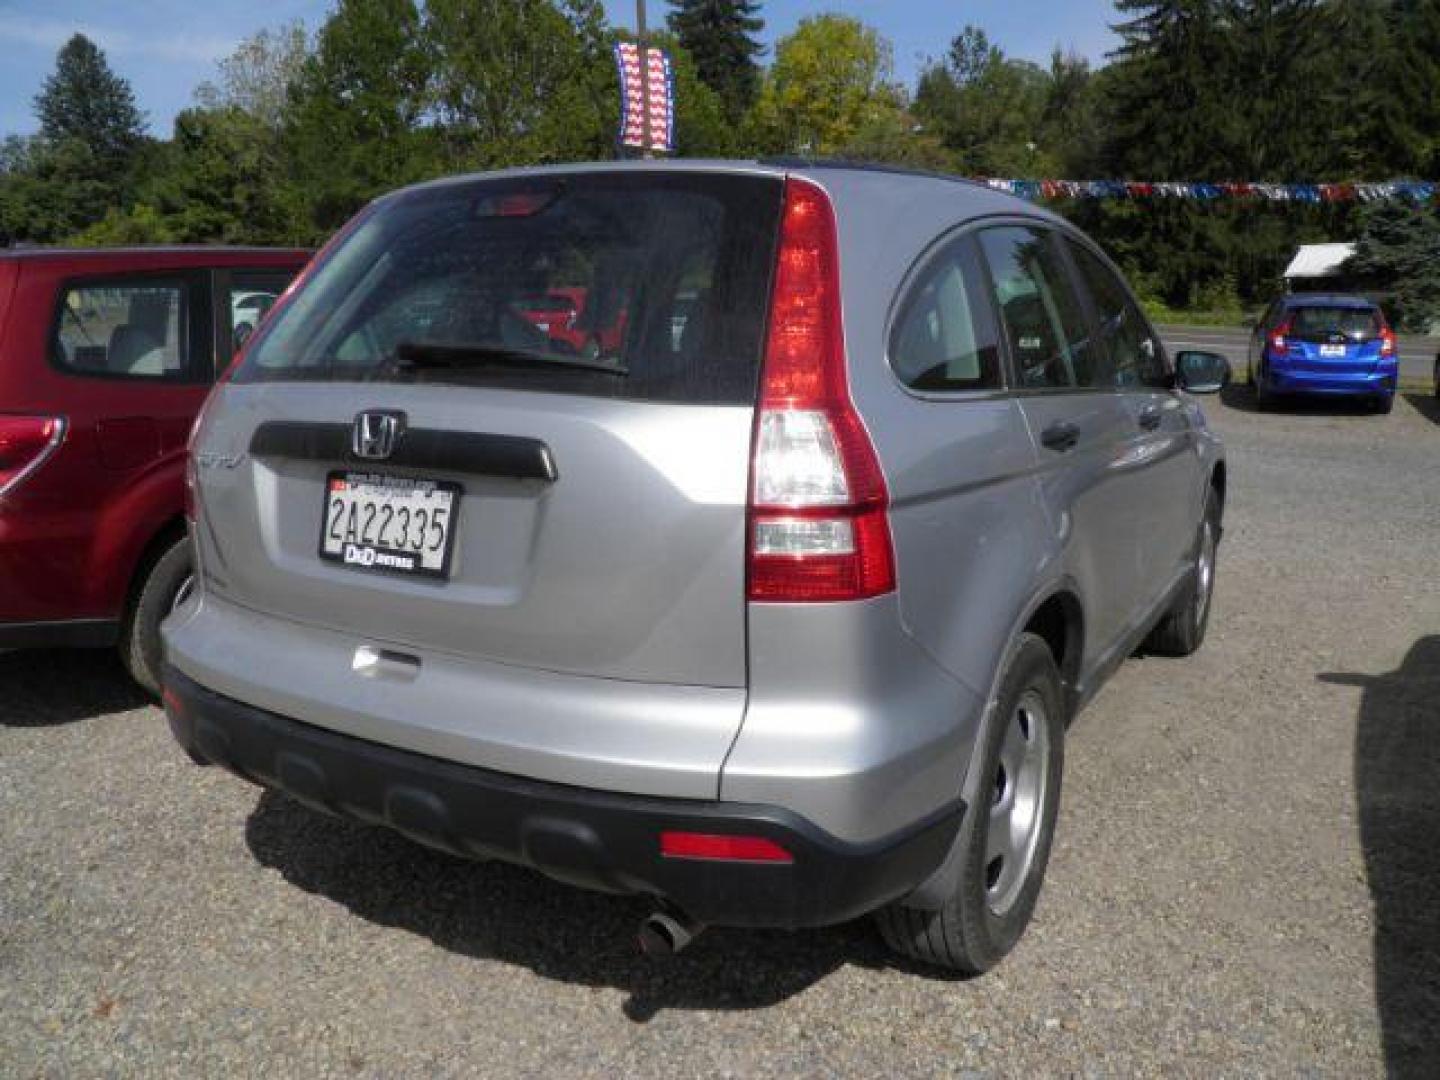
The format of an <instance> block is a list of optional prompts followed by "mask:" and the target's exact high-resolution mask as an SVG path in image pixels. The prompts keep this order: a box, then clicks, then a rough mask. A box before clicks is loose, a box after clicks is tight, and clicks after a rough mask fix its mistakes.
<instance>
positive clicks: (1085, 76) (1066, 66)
mask: <svg viewBox="0 0 1440 1080" xmlns="http://www.w3.org/2000/svg"><path fill="white" fill-rule="evenodd" d="M1048 74H1049V85H1048V86H1047V88H1046V93H1045V104H1044V107H1043V109H1042V111H1041V113H1040V139H1039V142H1040V146H1041V148H1042V156H1043V157H1046V158H1048V159H1049V160H1052V161H1054V162H1055V164H1056V168H1057V170H1058V171H1059V173H1060V174H1061V175H1062V176H1064V177H1067V178H1070V179H1086V178H1090V177H1095V176H1099V175H1100V174H1101V154H1102V153H1103V150H1104V143H1105V125H1104V118H1103V115H1102V111H1101V102H1102V101H1103V94H1102V93H1101V91H1100V89H1099V86H1098V80H1097V79H1096V76H1095V73H1094V72H1093V71H1091V69H1090V62H1089V61H1088V60H1086V59H1085V58H1084V57H1083V56H1078V55H1076V54H1075V53H1073V52H1070V53H1065V52H1061V51H1060V50H1059V49H1056V50H1055V51H1054V52H1053V53H1052V54H1051V56H1050V71H1049V73H1048Z"/></svg>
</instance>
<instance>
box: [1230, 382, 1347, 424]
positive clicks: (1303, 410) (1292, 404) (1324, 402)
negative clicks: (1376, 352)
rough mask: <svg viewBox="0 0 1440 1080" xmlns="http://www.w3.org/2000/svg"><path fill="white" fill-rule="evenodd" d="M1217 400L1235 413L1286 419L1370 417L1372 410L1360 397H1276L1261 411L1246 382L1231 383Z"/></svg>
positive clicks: (1252, 390)
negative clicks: (1275, 415) (1276, 414)
mask: <svg viewBox="0 0 1440 1080" xmlns="http://www.w3.org/2000/svg"><path fill="white" fill-rule="evenodd" d="M1220 401H1221V402H1222V403H1223V404H1224V405H1225V407H1226V408H1227V409H1234V410H1235V411H1236V412H1246V413H1258V412H1262V411H1264V412H1274V413H1281V414H1283V415H1286V416H1374V415H1376V414H1375V410H1374V408H1372V407H1371V405H1370V403H1369V402H1368V401H1366V400H1365V399H1364V398H1358V397H1357V398H1351V397H1298V396H1297V397H1279V398H1275V399H1274V401H1273V403H1272V404H1270V405H1268V406H1267V407H1266V408H1265V409H1264V410H1262V409H1261V408H1260V405H1259V403H1258V402H1256V400H1255V389H1254V387H1252V386H1250V385H1249V384H1248V383H1238V382H1232V383H1231V384H1230V385H1229V386H1227V387H1225V389H1224V390H1221V391H1220Z"/></svg>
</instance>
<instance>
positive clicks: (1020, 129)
mask: <svg viewBox="0 0 1440 1080" xmlns="http://www.w3.org/2000/svg"><path fill="white" fill-rule="evenodd" d="M1050 93H1051V84H1050V78H1049V77H1048V76H1047V75H1046V73H1045V71H1044V70H1043V69H1041V68H1040V67H1038V66H1037V65H1035V64H1032V63H1030V62H1029V61H1024V60H1009V59H1007V58H1006V57H1005V55H1004V53H1002V52H1001V51H1000V50H999V49H998V48H996V47H995V46H994V45H992V44H991V43H990V39H989V37H988V36H987V35H986V33H985V31H983V30H981V29H980V28H978V27H975V26H966V27H965V29H963V30H962V31H961V32H960V33H959V34H958V35H956V37H955V39H954V41H952V42H951V44H950V51H949V53H948V54H947V56H946V58H945V60H944V61H943V62H941V63H937V64H932V65H931V66H930V67H928V68H927V69H926V70H925V71H923V72H922V73H921V75H920V83H919V87H918V88H917V90H916V92H915V114H916V116H918V117H919V118H920V119H921V121H922V123H923V124H924V125H925V127H926V129H927V130H930V131H933V132H934V133H935V134H936V135H937V136H938V138H939V139H940V141H941V143H942V144H943V145H944V146H945V147H946V149H948V150H949V151H950V152H951V153H952V154H953V155H954V161H955V165H956V167H957V168H958V169H959V170H960V171H962V172H965V173H968V174H970V175H972V176H1016V175H1018V176H1036V175H1044V174H1049V173H1051V172H1052V170H1054V169H1055V167H1056V166H1057V165H1058V162H1057V161H1056V160H1055V159H1054V158H1053V157H1052V156H1051V155H1048V154H1047V153H1046V152H1045V149H1044V147H1043V146H1042V145H1041V141H1040V140H1041V136H1042V132H1041V126H1042V122H1043V120H1044V116H1045V108H1046V104H1047V101H1048V100H1049V97H1050Z"/></svg>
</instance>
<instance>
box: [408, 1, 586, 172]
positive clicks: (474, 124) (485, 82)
mask: <svg viewBox="0 0 1440 1080" xmlns="http://www.w3.org/2000/svg"><path fill="white" fill-rule="evenodd" d="M598 17H599V8H598V5H596V4H595V3H592V2H588V0H587V2H585V3H568V4H565V5H564V6H557V5H556V4H555V3H552V2H551V0H488V2H486V3H478V2H476V0H429V3H428V4H427V5H426V20H425V41H426V46H427V50H428V55H429V56H430V58H431V63H432V65H433V93H434V103H435V106H436V109H437V111H438V114H439V120H440V125H441V129H442V132H443V136H444V141H445V144H446V146H447V148H448V150H449V156H450V158H451V161H452V162H453V163H454V165H456V166H459V167H470V168H489V167H495V166H501V165H516V164H522V163H528V162H539V161H554V160H566V159H571V158H576V157H591V156H595V155H596V154H597V153H601V152H603V148H605V147H606V146H607V145H608V143H609V138H608V135H609V132H607V131H606V125H605V123H604V119H603V116H604V112H605V109H606V106H605V104H604V103H602V101H601V100H600V97H599V95H598V94H597V93H596V92H595V88H596V80H597V79H599V78H600V77H601V72H602V68H603V66H604V65H607V64H609V63H610V59H609V53H608V50H607V49H606V48H605V44H604V42H603V39H602V36H601V35H600V34H598V33H596V32H595V31H596V27H597V23H596V20H597V18H598ZM517 88H523V90H521V91H519V92H517Z"/></svg>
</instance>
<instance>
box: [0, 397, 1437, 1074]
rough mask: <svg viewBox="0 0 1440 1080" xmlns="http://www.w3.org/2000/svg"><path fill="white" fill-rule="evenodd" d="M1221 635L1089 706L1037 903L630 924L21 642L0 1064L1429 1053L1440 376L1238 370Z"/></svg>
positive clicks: (492, 1066)
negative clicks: (1294, 391) (403, 824)
mask: <svg viewBox="0 0 1440 1080" xmlns="http://www.w3.org/2000/svg"><path fill="white" fill-rule="evenodd" d="M1210 413H1211V420H1212V423H1213V424H1214V425H1215V427H1216V428H1218V429H1219V430H1220V431H1221V432H1223V433H1224V435H1225V436H1226V437H1227V438H1228V440H1229V444H1230V447H1231V461H1232V466H1231V468H1232V473H1231V475H1232V480H1231V505H1230V511H1229V515H1228V518H1227V526H1228V528H1227V533H1226V541H1225V545H1224V547H1223V548H1222V554H1221V568H1220V578H1219V587H1218V592H1217V595H1216V599H1215V605H1216V606H1215V612H1214V619H1213V622H1212V626H1211V637H1210V640H1209V642H1208V643H1207V644H1206V646H1205V648H1204V649H1203V650H1202V651H1201V652H1200V653H1199V654H1198V655H1196V656H1195V657H1192V658H1190V659H1188V660H1181V661H1176V660H1163V659H1133V660H1131V661H1130V662H1128V663H1127V664H1125V665H1124V666H1123V667H1122V669H1121V670H1120V672H1119V673H1118V674H1117V675H1116V677H1115V678H1114V680H1113V681H1112V682H1111V683H1110V684H1109V685H1108V686H1107V687H1106V688H1105V689H1104V690H1103V691H1102V693H1101V695H1100V697H1099V698H1098V699H1097V700H1096V701H1095V702H1094V703H1093V704H1092V705H1091V707H1090V708H1089V709H1088V710H1087V711H1086V712H1085V714H1084V715H1082V716H1081V717H1080V718H1079V720H1078V721H1077V722H1076V724H1075V726H1074V727H1073V728H1072V730H1071V734H1070V740H1069V746H1068V751H1067V758H1068V761H1067V774H1066V780H1065V791H1064V800H1063V811H1062V820H1061V827H1060V833H1059V838H1058V843H1057V847H1056V853H1055V857H1054V861H1053V864H1052V870H1051V876H1050V880H1049V882H1048V884H1047V886H1046V890H1045V893H1044V895H1043V897H1042V899H1041V903H1040V908H1039V911H1038V913H1037V919H1036V923H1035V925H1034V926H1033V928H1032V930H1031V933H1030V934H1029V936H1028V937H1027V939H1026V940H1025V941H1024V942H1023V943H1022V945H1021V947H1020V948H1019V950H1018V951H1017V952H1016V953H1015V954H1014V955H1013V956H1012V957H1011V958H1010V959H1009V960H1008V961H1007V962H1006V963H1005V964H1004V965H1003V966H1002V967H1001V968H999V969H998V970H997V971H995V972H993V973H992V974H990V975H989V976H986V977H984V978H982V979H978V980H974V981H970V982H963V981H958V980H953V979H948V978H945V977H942V976H936V975H934V974H927V973H923V972H919V971H915V970H911V969H907V968H905V967H901V966H897V965H896V964H894V963H893V962H892V961H891V960H890V959H889V958H888V957H887V955H886V954H885V952H884V951H883V949H882V948H881V947H880V945H879V944H878V942H877V940H876V937H875V935H874V934H873V932H872V931H871V929H870V928H869V926H868V925H867V924H864V923H857V924H854V925H851V926H845V927H840V928H838V929H834V930H830V931H824V932H814V933H799V934H785V933H754V932H743V931H729V930H714V931H711V932H710V933H708V934H706V935H705V936H703V937H702V938H701V939H700V940H699V941H698V942H697V943H696V944H695V945H694V946H693V948H692V949H691V950H690V951H688V952H687V953H685V954H684V955H683V956H682V957H680V958H678V959H677V960H676V961H675V962H674V963H672V964H669V965H657V964H654V963H651V962H647V961H645V960H643V959H640V958H638V957H637V956H635V955H634V953H633V951H632V946H631V943H630V935H631V932H632V931H633V928H634V926H635V923H636V921H637V920H638V919H639V917H640V916H641V915H642V914H643V913H644V910H645V905H643V904H642V903H640V902H639V901H637V900H631V899H623V898H615V897H606V896H597V895H592V894H587V893H582V892H577V891H574V890H571V889H567V888H564V887H562V886H559V885H556V884H553V883H551V882H548V881H546V880H544V879H543V878H540V877H538V876H536V875H533V874H530V873H527V872H524V871H521V870H516V869H512V868H507V867H503V866H475V865H471V864H467V863H463V862H460V861H458V860H455V859H452V858H449V857H447V856H444V855H440V854H436V853H432V852H429V851H426V850H424V849H421V848H418V847H415V846H413V845H411V844H409V843H407V842H406V841H404V840H402V839H400V838H398V837H396V836H394V835H391V834H388V833H384V832H379V831H376V830H373V829H368V828H363V827H360V826H357V825H352V824H347V823H344V822H340V821H336V820H332V819H330V818H326V817H322V816H320V815H317V814H315V813H312V812H311V811H308V810H306V809H303V808H301V807H299V806H298V805H296V804H294V803H292V802H290V801H288V800H286V799H284V798H279V797H276V796H273V795H266V794H261V793H260V792H259V791H257V790H256V789H255V788H252V787H250V786H248V785H246V784H244V783H242V782H240V781H238V780H236V779H234V778H232V777H230V776H227V775H224V774H222V773H219V772H217V771H214V770H201V769H197V768H195V767H194V766H192V765H191V764H190V763H189V762H188V761H187V760H186V759H185V757H184V756H183V755H182V754H181V753H180V751H179V750H178V749H177V748H176V747H175V746H174V744H173V743H172V741H171V740H170V738H169V736H168V733H167V732H166V729H165V724H164V721H163V719H162V717H161V715H160V713H159V712H158V711H157V710H156V709H154V708H153V707H151V706H150V705H148V704H147V703H146V702H145V701H144V700H142V699H141V698H140V697H139V695H138V694H137V693H136V692H135V691H133V690H132V689H130V687H129V686H128V684H127V683H126V682H125V680H124V678H123V677H122V675H121V673H120V669H119V666H118V664H117V663H116V662H115V661H113V660H112V659H110V658H109V657H108V656H106V655H99V656H84V655H65V654H58V653H49V654H25V653H12V654H9V655H6V656H0V1074H4V1075H7V1076H19V1077H31V1076H57V1077H58V1076H69V1075H75V1076H94V1075H146V1076H176V1077H186V1078H189V1077H195V1076H206V1075H246V1076H261V1075H264V1076H277V1077H287V1076H304V1077H312V1076H313V1077H320V1076H346V1077H350V1076H355V1077H372V1076H373V1077H382V1076H383V1077H391V1076H405V1075H424V1076H481V1075H507V1076H536V1077H554V1076H566V1075H590V1076H601V1075H608V1076H615V1075H635V1076H664V1077H675V1076H699V1075H704V1076H721V1075H738V1076H784V1075H803V1076H837V1075H874V1076H902V1075H903V1076H909V1075H923V1076H934V1075H947V1076H955V1075H962V1076H970V1077H981V1076H997V1077H998V1076H1054V1075H1073V1076H1130V1075H1137V1074H1138V1075H1166V1076H1185V1075H1193V1076H1205V1077H1209V1076H1216V1075H1227V1076H1257V1075H1270V1076H1305V1077H1335V1078H1345V1080H1349V1078H1354V1077H1366V1076H1372V1077H1373V1076H1380V1075H1382V1072H1383V1070H1384V1069H1385V1067H1386V1063H1387V1052H1388V1063H1389V1065H1390V1066H1392V1067H1393V1069H1394V1070H1395V1073H1394V1074H1395V1075H1397V1076H1417V1077H1419V1076H1431V1077H1433V1076H1436V1075H1440V848H1437V845H1436V843H1435V837H1436V836H1437V835H1440V785H1437V783H1436V779H1435V778H1436V777H1437V776H1440V704H1437V703H1440V681H1437V672H1440V589H1437V588H1436V585H1435V582H1436V566H1437V562H1436V553H1437V552H1440V513H1437V507H1440V471H1437V470H1436V468H1435V462H1436V460H1437V453H1440V409H1437V408H1436V406H1435V404H1434V403H1433V402H1431V401H1429V400H1427V399H1422V398H1420V397H1419V396H1416V397H1415V398H1413V399H1410V398H1407V399H1405V400H1402V401H1401V402H1399V403H1397V406H1396V410H1395V412H1394V414H1392V415H1391V416H1384V417H1382V416H1375V415H1361V414H1348V413H1346V412H1344V411H1339V410H1336V409H1333V408H1329V409H1323V410H1315V411H1310V410H1287V411H1281V412H1278V413H1267V414H1264V415H1261V414H1257V413H1255V412H1253V411H1250V408H1249V405H1248V401H1247V399H1246V396H1245V395H1244V394H1243V393H1238V392H1237V393H1235V394H1234V395H1233V396H1232V397H1231V398H1230V403H1229V404H1221V403H1217V404H1215V405H1214V406H1213V407H1212V408H1211V409H1210Z"/></svg>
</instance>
